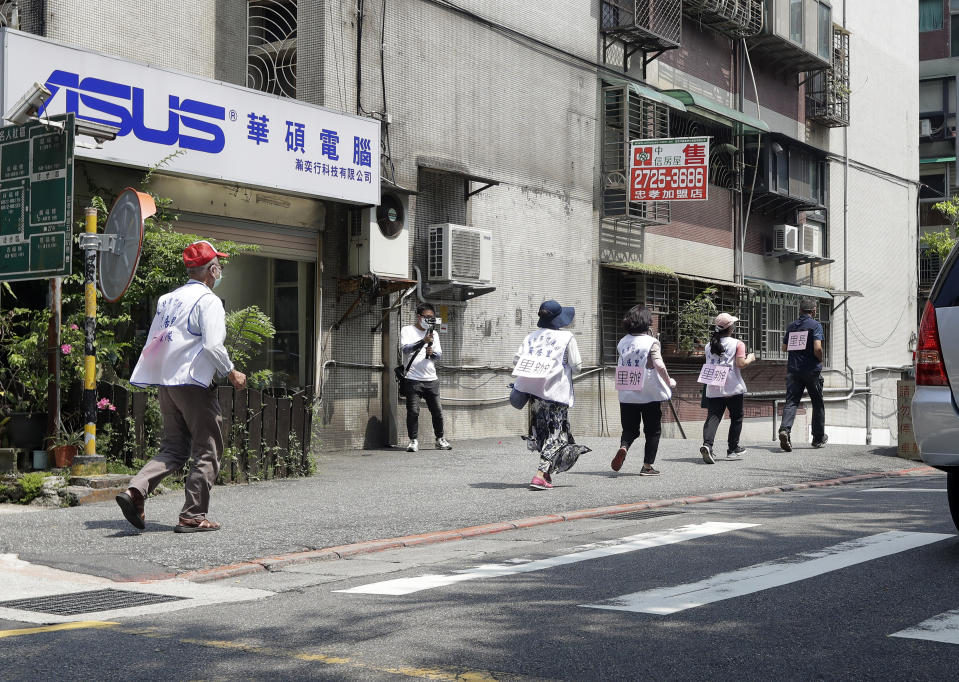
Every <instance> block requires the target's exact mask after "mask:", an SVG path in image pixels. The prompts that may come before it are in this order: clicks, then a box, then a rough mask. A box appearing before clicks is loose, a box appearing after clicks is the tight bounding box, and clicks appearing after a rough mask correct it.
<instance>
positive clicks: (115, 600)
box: [0, 589, 186, 616]
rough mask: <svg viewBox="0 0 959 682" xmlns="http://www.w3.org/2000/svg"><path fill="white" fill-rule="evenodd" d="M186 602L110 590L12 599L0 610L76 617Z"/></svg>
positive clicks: (165, 596)
mask: <svg viewBox="0 0 959 682" xmlns="http://www.w3.org/2000/svg"><path fill="white" fill-rule="evenodd" d="M183 599H186V597H173V596H170V595H167V594H150V593H147V592H127V591H126V590H109V589H108V590H93V591H90V592H70V593H68V594H52V595H48V596H46V597H31V598H29V599H13V600H11V601H2V602H0V608H4V609H16V610H18V611H34V612H37V613H50V614H53V615H57V616H76V615H79V614H81V613H97V612H100V611H113V610H115V609H132V608H134V607H137V606H150V605H152V604H163V603H166V602H172V601H182V600H183Z"/></svg>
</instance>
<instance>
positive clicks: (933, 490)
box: [863, 488, 946, 493]
mask: <svg viewBox="0 0 959 682" xmlns="http://www.w3.org/2000/svg"><path fill="white" fill-rule="evenodd" d="M863 492H866V493H944V492H946V489H945V488H866V489H865V490H864V491H863Z"/></svg>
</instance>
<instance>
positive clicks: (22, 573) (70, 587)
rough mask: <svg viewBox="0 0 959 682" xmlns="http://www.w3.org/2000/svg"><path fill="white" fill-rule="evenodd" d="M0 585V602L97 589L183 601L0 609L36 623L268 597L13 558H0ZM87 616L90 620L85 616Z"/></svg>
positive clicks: (2, 615)
mask: <svg viewBox="0 0 959 682" xmlns="http://www.w3.org/2000/svg"><path fill="white" fill-rule="evenodd" d="M0 585H2V587H0V601H8V600H14V599H29V598H32V597H48V596H53V595H57V594H72V593H74V592H92V591H94V590H103V589H111V590H123V591H127V592H146V593H149V594H164V595H169V596H172V597H183V599H182V600H179V601H173V602H164V603H162V604H150V605H147V606H135V607H132V608H127V609H111V610H108V611H90V612H88V613H78V614H75V615H72V616H61V615H56V614H50V613H40V612H37V611H22V610H20V609H9V608H0V619H5V620H15V621H20V622H23V623H41V624H49V623H71V622H78V621H88V620H99V621H105V620H117V619H118V618H129V617H132V616H141V615H145V614H149V613H167V612H169V611H179V610H180V609H192V608H196V607H197V606H210V605H214V604H224V603H228V602H238V601H249V600H252V599H263V598H264V597H271V596H273V594H274V593H273V592H268V591H266V590H252V589H247V588H242V587H224V586H221V585H216V584H214V583H203V584H200V583H192V582H190V581H188V580H181V579H176V578H174V579H167V580H145V581H142V582H113V581H112V580H110V579H108V578H101V577H99V576H95V575H86V574H83V573H72V572H70V571H62V570H60V569H56V568H50V567H49V566H43V565H40V564H31V563H29V562H27V561H23V560H22V559H19V558H17V555H16V554H0ZM91 614H92V615H95V616H96V617H95V618H91Z"/></svg>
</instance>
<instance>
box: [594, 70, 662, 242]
mask: <svg viewBox="0 0 959 682" xmlns="http://www.w3.org/2000/svg"><path fill="white" fill-rule="evenodd" d="M668 133H669V108H668V107H666V105H664V104H660V103H659V102H654V101H653V100H651V99H647V98H645V97H643V96H642V95H640V94H639V93H638V92H637V91H636V90H634V89H633V88H631V87H630V86H628V85H606V86H604V87H603V149H602V174H603V178H602V180H603V218H604V219H606V220H607V221H612V222H622V223H627V224H636V225H662V224H665V223H668V222H669V202H666V201H646V202H640V201H630V200H629V155H630V143H631V142H632V141H633V140H648V139H656V138H664V137H668Z"/></svg>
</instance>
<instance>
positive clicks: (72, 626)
mask: <svg viewBox="0 0 959 682" xmlns="http://www.w3.org/2000/svg"><path fill="white" fill-rule="evenodd" d="M114 625H119V623H114V622H111V621H105V620H79V621H76V622H75V623H57V624H56V625H42V626H40V627H36V628H20V629H18V630H0V639H2V638H4V637H19V636H20V635H38V634H40V633H42V632H58V631H60V630H84V629H86V628H110V627H113V626H114Z"/></svg>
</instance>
